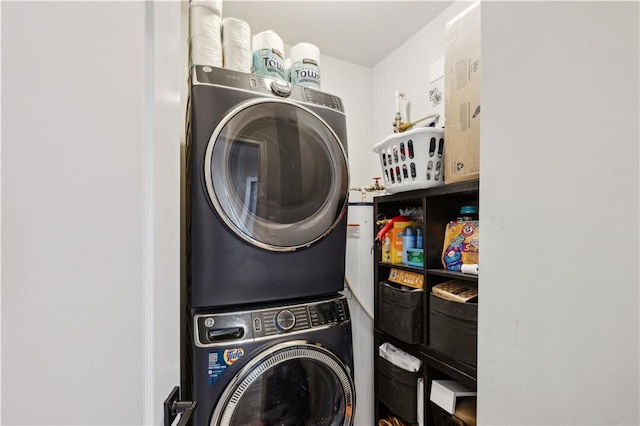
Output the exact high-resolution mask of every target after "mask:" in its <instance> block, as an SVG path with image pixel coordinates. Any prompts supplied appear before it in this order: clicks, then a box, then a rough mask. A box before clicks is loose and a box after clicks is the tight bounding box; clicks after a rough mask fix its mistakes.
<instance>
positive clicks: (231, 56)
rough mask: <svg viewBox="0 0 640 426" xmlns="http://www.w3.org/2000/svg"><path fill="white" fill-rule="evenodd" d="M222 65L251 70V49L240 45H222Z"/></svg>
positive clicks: (233, 68)
mask: <svg viewBox="0 0 640 426" xmlns="http://www.w3.org/2000/svg"><path fill="white" fill-rule="evenodd" d="M222 53H223V60H222V66H223V67H225V68H228V69H230V70H234V71H240V72H251V64H252V56H251V50H250V49H247V48H244V47H240V46H233V45H231V46H228V45H224V46H222Z"/></svg>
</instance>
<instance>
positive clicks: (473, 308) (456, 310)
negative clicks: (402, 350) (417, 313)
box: [429, 294, 478, 367]
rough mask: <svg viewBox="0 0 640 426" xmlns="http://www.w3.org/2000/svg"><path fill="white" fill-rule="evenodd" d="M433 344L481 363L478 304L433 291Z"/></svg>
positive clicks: (458, 357) (457, 356)
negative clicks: (478, 358) (456, 300)
mask: <svg viewBox="0 0 640 426" xmlns="http://www.w3.org/2000/svg"><path fill="white" fill-rule="evenodd" d="M429 346H430V347H432V348H433V349H436V350H437V351H440V352H442V353H443V354H445V355H447V356H448V357H450V358H453V359H455V360H458V361H461V362H464V363H465V364H469V365H472V366H474V367H475V366H476V364H477V357H478V355H477V352H478V349H477V348H478V304H477V303H459V302H451V301H448V300H444V299H440V298H439V297H437V296H434V295H433V294H430V295H429Z"/></svg>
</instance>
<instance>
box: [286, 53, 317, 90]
mask: <svg viewBox="0 0 640 426" xmlns="http://www.w3.org/2000/svg"><path fill="white" fill-rule="evenodd" d="M289 55H290V58H291V71H290V73H291V82H292V83H295V84H300V85H302V86H307V87H312V88H314V89H318V90H319V89H320V49H319V48H318V47H317V46H315V45H313V44H310V43H298V44H296V45H295V46H293V47H292V48H291V51H290V52H289Z"/></svg>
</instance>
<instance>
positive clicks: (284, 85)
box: [271, 80, 291, 98]
mask: <svg viewBox="0 0 640 426" xmlns="http://www.w3.org/2000/svg"><path fill="white" fill-rule="evenodd" d="M271 91H272V92H273V93H274V94H275V95H278V96H282V97H283V98H286V97H287V96H289V95H290V94H291V83H289V82H288V81H284V80H273V81H272V82H271Z"/></svg>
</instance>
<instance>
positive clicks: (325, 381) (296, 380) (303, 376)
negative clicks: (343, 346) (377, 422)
mask: <svg viewBox="0 0 640 426" xmlns="http://www.w3.org/2000/svg"><path fill="white" fill-rule="evenodd" d="M354 402H355V394H354V385H353V381H352V379H351V376H350V374H349V371H348V369H347V368H346V367H345V366H344V364H343V363H342V362H341V361H340V360H339V359H338V358H336V357H335V355H333V354H332V353H331V352H330V351H328V350H326V349H324V348H323V347H321V346H317V345H313V344H310V343H309V342H306V341H291V342H285V343H281V344H279V345H276V346H274V347H272V348H270V349H268V350H266V351H264V352H262V353H260V354H259V355H258V356H257V357H255V358H254V359H253V360H252V362H250V363H249V364H247V365H246V366H245V367H244V368H243V369H242V370H240V372H238V374H237V375H236V376H235V377H234V378H233V380H232V381H231V383H230V384H229V386H228V387H227V388H226V389H225V391H224V392H223V394H222V396H221V397H220V400H219V401H218V403H217V405H216V408H215V410H214V412H213V417H212V418H211V426H241V425H242V426H247V425H284V426H293V425H295V426H347V425H351V424H352V422H353V408H354Z"/></svg>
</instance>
